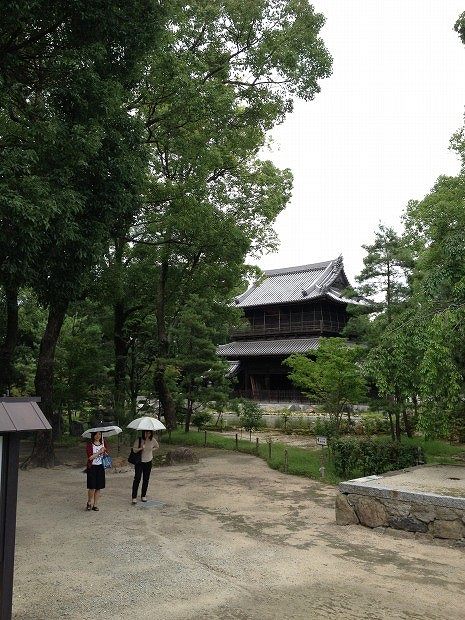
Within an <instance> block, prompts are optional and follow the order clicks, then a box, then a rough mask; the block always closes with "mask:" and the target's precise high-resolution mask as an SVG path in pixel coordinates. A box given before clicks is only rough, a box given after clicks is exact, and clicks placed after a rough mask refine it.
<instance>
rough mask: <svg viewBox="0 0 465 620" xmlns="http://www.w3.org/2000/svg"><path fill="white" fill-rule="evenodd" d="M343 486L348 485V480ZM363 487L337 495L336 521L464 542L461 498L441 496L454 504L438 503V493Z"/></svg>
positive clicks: (339, 523) (464, 527)
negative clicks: (377, 490) (381, 491)
mask: <svg viewBox="0 0 465 620" xmlns="http://www.w3.org/2000/svg"><path fill="white" fill-rule="evenodd" d="M343 486H345V487H347V486H348V484H345V485H341V487H343ZM352 491H353V492H352ZM357 491H358V492H357ZM364 491H365V490H364V489H363V490H362V489H357V488H353V489H348V492H347V491H342V492H341V493H340V494H339V495H337V497H336V522H337V524H338V525H350V524H352V523H359V524H361V525H365V526H367V527H371V528H376V527H390V528H393V529H396V530H404V531H407V532H414V533H415V534H416V535H418V536H422V537H425V538H426V537H427V538H442V539H447V540H454V541H460V542H461V543H465V508H464V507H462V506H461V505H460V503H461V502H460V501H457V502H454V501H450V502H448V499H449V500H453V499H455V498H447V497H445V498H443V499H444V502H443V503H451V504H456V505H455V506H454V505H452V506H451V505H449V506H447V505H440V503H441V496H433V495H431V496H428V494H421V493H401V492H396V491H385V490H383V491H384V492H383V493H380V494H378V495H375V494H374V492H373V490H372V489H370V491H371V493H369V494H366V493H365V492H364ZM432 498H434V499H432ZM457 499H459V498H457Z"/></svg>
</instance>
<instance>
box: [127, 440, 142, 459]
mask: <svg viewBox="0 0 465 620" xmlns="http://www.w3.org/2000/svg"><path fill="white" fill-rule="evenodd" d="M139 448H140V437H139ZM141 460H142V453H141V452H140V451H139V452H134V450H133V449H132V448H131V452H130V453H129V456H128V463H131V465H137V464H138V463H140V462H141Z"/></svg>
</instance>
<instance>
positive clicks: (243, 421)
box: [239, 400, 263, 431]
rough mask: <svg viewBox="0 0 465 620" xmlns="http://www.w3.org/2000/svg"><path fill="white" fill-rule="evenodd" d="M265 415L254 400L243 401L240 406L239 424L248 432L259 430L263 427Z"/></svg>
mask: <svg viewBox="0 0 465 620" xmlns="http://www.w3.org/2000/svg"><path fill="white" fill-rule="evenodd" d="M262 418H263V414H262V410H261V408H260V405H258V404H257V403H254V402H253V401H252V400H243V401H241V403H240V405H239V424H240V425H241V426H242V427H243V428H245V430H246V431H253V430H257V429H258V428H260V427H261V426H262V425H263V419H262Z"/></svg>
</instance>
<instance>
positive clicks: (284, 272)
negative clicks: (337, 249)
mask: <svg viewBox="0 0 465 620" xmlns="http://www.w3.org/2000/svg"><path fill="white" fill-rule="evenodd" d="M264 276H265V277H264V278H263V279H262V280H261V281H258V282H257V283H255V284H254V285H252V286H251V287H250V288H249V290H247V291H246V292H245V293H243V294H242V295H240V296H239V297H237V298H236V304H237V306H239V307H240V308H246V307H251V306H266V305H270V304H277V303H278V304H279V303H286V302H289V303H292V302H298V301H307V300H309V299H315V298H317V297H330V298H331V299H334V300H335V301H340V302H341V303H349V302H350V303H357V302H356V301H354V300H349V299H346V298H344V297H342V294H341V293H342V291H343V290H344V289H345V288H346V287H347V286H349V281H348V280H347V277H346V275H345V273H344V266H343V262H342V256H339V257H338V258H336V259H334V260H329V261H324V262H322V263H313V264H311V265H300V266H298V267H286V268H284V269H272V270H269V271H265V272H264Z"/></svg>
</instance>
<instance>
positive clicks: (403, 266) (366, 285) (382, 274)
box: [356, 224, 413, 323]
mask: <svg viewBox="0 0 465 620" xmlns="http://www.w3.org/2000/svg"><path fill="white" fill-rule="evenodd" d="M362 247H363V249H364V250H365V251H366V253H367V254H366V256H365V258H364V259H363V269H362V271H361V272H360V274H359V275H358V276H357V278H356V279H357V282H358V283H359V284H360V286H359V289H358V290H359V292H360V293H361V294H362V295H365V296H368V297H372V296H374V295H375V296H381V299H380V301H379V306H378V309H379V310H381V311H383V310H385V311H386V318H387V322H388V323H390V322H391V320H392V318H393V312H394V307H395V305H396V304H397V305H398V304H399V303H400V302H402V301H404V300H405V298H406V296H407V293H408V287H407V284H408V275H409V270H410V269H412V267H413V258H412V254H411V251H410V249H409V247H408V245H406V243H405V240H404V239H403V238H402V237H400V236H399V235H398V234H397V233H396V232H395V230H394V229H393V228H390V227H386V226H384V225H383V224H380V225H379V228H378V230H377V231H376V233H375V241H374V243H372V244H371V245H363V246H362Z"/></svg>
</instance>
